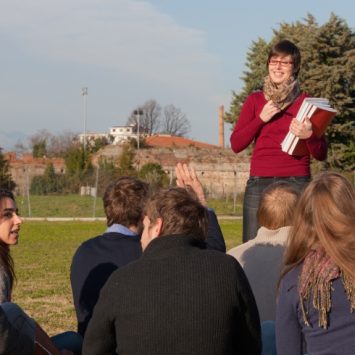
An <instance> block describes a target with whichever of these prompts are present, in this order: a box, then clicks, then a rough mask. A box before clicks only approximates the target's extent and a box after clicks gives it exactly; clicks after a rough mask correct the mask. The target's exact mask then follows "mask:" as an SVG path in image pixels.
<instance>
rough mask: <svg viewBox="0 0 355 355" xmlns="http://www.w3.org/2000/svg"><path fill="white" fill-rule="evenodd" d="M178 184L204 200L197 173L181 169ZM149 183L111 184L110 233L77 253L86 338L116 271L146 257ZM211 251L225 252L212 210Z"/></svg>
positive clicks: (81, 327)
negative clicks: (103, 291) (144, 240)
mask: <svg viewBox="0 0 355 355" xmlns="http://www.w3.org/2000/svg"><path fill="white" fill-rule="evenodd" d="M177 174H178V179H177V181H178V183H179V184H181V185H184V186H186V185H187V186H190V187H191V188H192V189H193V190H196V191H197V192H199V196H200V198H201V199H204V195H203V190H202V186H201V184H200V182H199V181H198V179H197V177H196V174H195V172H194V171H191V174H190V172H189V170H188V168H187V166H186V165H184V166H183V165H181V164H179V165H178V166H177ZM147 194H148V184H146V183H145V182H143V181H140V180H138V179H135V178H133V177H122V178H120V179H118V180H117V181H115V182H113V183H112V184H111V185H109V186H108V187H107V189H106V191H105V194H104V196H103V203H104V210H105V214H106V218H107V226H108V227H107V229H106V231H105V232H104V233H103V234H102V235H100V236H98V237H95V238H92V239H89V240H87V241H85V242H84V243H83V244H82V245H81V246H80V247H79V248H78V250H77V251H76V253H75V255H74V257H73V261H72V265H71V273H70V281H71V286H72V292H73V299H74V305H75V311H76V315H77V319H78V332H79V333H80V334H81V335H83V336H84V334H85V331H86V327H87V324H88V322H89V320H90V318H91V316H92V311H93V309H94V307H95V304H96V302H97V299H98V297H99V294H100V290H101V288H102V287H103V286H104V284H105V282H106V281H107V279H108V278H109V276H110V275H111V273H112V272H113V271H115V270H116V269H118V268H120V267H122V266H124V265H126V264H128V263H129V262H131V261H134V260H136V259H138V258H139V257H140V256H141V254H142V248H141V244H140V234H141V230H142V219H143V208H144V204H145V201H146V198H147ZM207 244H208V248H211V249H216V250H220V251H222V252H225V243H224V239H223V234H222V231H221V229H220V227H219V224H218V221H217V217H216V215H215V214H214V212H213V211H209V229H208V238H207Z"/></svg>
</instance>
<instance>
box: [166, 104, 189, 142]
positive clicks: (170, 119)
mask: <svg viewBox="0 0 355 355" xmlns="http://www.w3.org/2000/svg"><path fill="white" fill-rule="evenodd" d="M189 131H190V122H189V120H188V119H187V117H186V115H185V114H184V113H183V112H181V110H180V109H179V108H177V107H175V106H174V105H168V106H165V107H164V114H163V118H162V122H161V133H167V134H171V135H174V136H180V137H183V136H186V134H187V133H188V132H189Z"/></svg>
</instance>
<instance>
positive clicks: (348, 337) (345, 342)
mask: <svg viewBox="0 0 355 355" xmlns="http://www.w3.org/2000/svg"><path fill="white" fill-rule="evenodd" d="M301 267H302V265H300V266H298V267H296V268H294V269H293V270H291V271H290V272H289V273H288V274H287V275H285V277H284V278H283V279H282V281H281V285H280V293H279V297H278V305H277V310H276V340H277V354H278V355H302V354H304V351H303V350H302V338H303V339H304V342H305V343H306V349H305V352H306V353H308V354H310V355H354V354H355V312H353V313H351V312H350V302H349V301H348V299H347V297H346V293H345V290H344V286H343V283H342V281H341V279H339V278H338V279H336V280H334V281H333V282H332V289H331V303H332V306H331V310H330V312H329V317H328V328H327V329H323V328H320V327H319V326H318V311H317V310H316V309H315V308H313V307H312V301H310V302H309V305H308V306H309V307H308V308H309V309H308V320H309V322H310V325H311V326H307V325H305V323H304V321H303V316H302V312H301V309H300V302H299V295H298V287H297V284H298V277H299V273H300V270H301Z"/></svg>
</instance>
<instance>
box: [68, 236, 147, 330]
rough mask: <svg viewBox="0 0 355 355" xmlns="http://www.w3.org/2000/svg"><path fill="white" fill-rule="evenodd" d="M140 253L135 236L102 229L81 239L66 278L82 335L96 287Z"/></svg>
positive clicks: (137, 239)
mask: <svg viewBox="0 0 355 355" xmlns="http://www.w3.org/2000/svg"><path fill="white" fill-rule="evenodd" d="M141 254H142V248H141V243H140V237H139V236H127V235H124V234H120V233H104V234H103V235H100V236H98V237H95V238H92V239H89V240H87V241H85V242H84V243H83V244H81V246H80V247H79V248H78V250H77V251H76V253H75V254H74V257H73V261H72V265H71V271H70V282H71V287H72V292H73V299H74V306H75V311H76V316H77V319H78V332H79V333H80V334H81V335H82V336H84V334H85V331H86V327H87V325H88V322H89V320H90V318H91V315H92V311H93V309H94V307H95V304H96V302H97V300H98V298H99V294H100V290H101V288H102V287H103V286H104V284H105V282H106V281H107V279H108V278H109V276H110V275H111V274H112V272H113V271H115V270H116V269H118V268H120V267H121V266H123V265H126V264H128V263H129V262H131V261H133V260H136V259H138V258H139V257H140V256H141Z"/></svg>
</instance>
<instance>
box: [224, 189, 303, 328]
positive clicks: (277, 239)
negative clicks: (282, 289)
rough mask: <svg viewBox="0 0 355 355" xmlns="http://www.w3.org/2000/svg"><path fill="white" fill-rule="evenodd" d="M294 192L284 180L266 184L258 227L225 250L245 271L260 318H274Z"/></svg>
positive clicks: (292, 211)
mask: <svg viewBox="0 0 355 355" xmlns="http://www.w3.org/2000/svg"><path fill="white" fill-rule="evenodd" d="M298 196H299V192H298V191H297V190H296V189H295V188H294V187H293V186H292V185H290V184H288V183H287V182H276V183H274V184H272V185H270V186H269V187H267V188H266V189H265V190H264V192H263V194H262V197H261V200H260V205H259V208H258V211H257V218H258V223H259V225H260V226H261V227H260V228H259V229H258V232H257V235H256V237H255V238H254V239H251V240H249V241H248V242H246V243H243V244H241V245H239V246H237V247H235V248H233V249H231V250H229V251H228V254H230V255H232V256H234V257H235V258H236V259H237V260H238V261H239V263H240V265H241V266H242V268H243V269H244V272H245V274H246V275H247V278H248V280H249V283H250V286H251V288H252V290H253V294H254V297H255V300H256V304H257V306H258V310H259V315H260V320H261V321H262V322H263V321H266V320H275V316H276V290H277V283H278V280H279V277H280V273H281V270H282V258H283V253H284V249H285V246H286V242H287V238H288V234H289V232H290V229H291V226H290V224H291V220H292V216H293V214H294V210H295V206H296V203H297V200H298Z"/></svg>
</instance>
